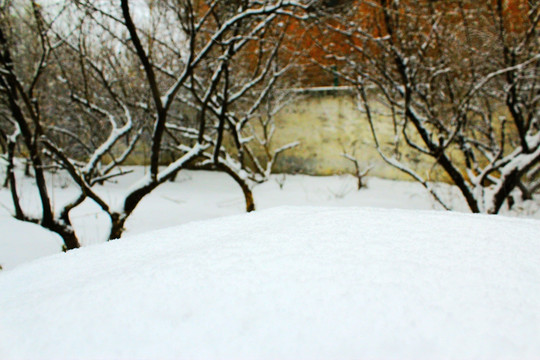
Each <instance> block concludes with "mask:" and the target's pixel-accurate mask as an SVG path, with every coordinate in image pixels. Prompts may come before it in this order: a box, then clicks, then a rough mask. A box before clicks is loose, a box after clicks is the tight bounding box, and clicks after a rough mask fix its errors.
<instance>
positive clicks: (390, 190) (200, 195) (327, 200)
mask: <svg viewBox="0 0 540 360" xmlns="http://www.w3.org/2000/svg"><path fill="white" fill-rule="evenodd" d="M1 170H3V168H2V169H1ZM132 170H134V172H133V173H132V174H129V175H127V176H125V177H122V178H119V179H118V182H116V183H107V184H106V185H105V186H103V187H100V188H98V192H100V193H104V194H106V197H107V199H108V200H114V199H117V198H119V197H120V196H121V195H122V194H123V193H124V192H125V191H126V189H127V188H128V187H129V185H130V184H131V183H133V182H134V181H135V180H136V179H137V178H139V177H140V176H141V173H142V172H143V171H144V169H143V168H142V167H137V168H134V169H132ZM0 175H1V176H0V179H3V178H4V175H3V174H0ZM50 176H51V179H50V180H51V181H50V183H51V184H53V185H54V188H51V189H50V192H51V194H52V196H53V197H54V199H55V202H56V203H57V204H59V205H60V204H63V203H66V202H67V201H69V200H71V199H72V198H73V197H74V196H75V194H76V191H75V188H74V187H73V185H72V184H71V183H70V181H69V180H67V178H66V177H65V175H64V176H63V175H61V174H56V175H54V174H51V175H50ZM32 181H33V180H32V179H25V180H24V181H23V182H21V183H20V184H19V187H20V192H21V195H22V204H23V207H24V208H25V209H26V210H27V211H29V210H30V209H34V211H38V209H39V204H38V202H37V199H38V198H37V194H36V193H35V187H34V186H33V184H32ZM282 181H283V176H282V175H276V176H274V177H273V179H272V180H270V181H269V182H267V183H265V184H262V185H259V186H257V187H255V189H254V194H255V202H256V205H257V208H258V209H268V208H272V207H275V206H282V205H294V206H305V205H307V206H337V207H344V206H345V207H349V206H370V207H379V208H401V209H422V210H430V209H440V207H439V206H437V205H436V204H434V202H433V200H432V199H431V197H430V196H429V195H428V194H427V193H426V191H425V190H424V189H423V188H422V186H420V185H419V184H417V183H414V182H405V181H391V180H382V179H377V178H370V179H369V180H368V187H367V189H362V190H360V191H357V190H356V189H355V179H354V178H353V177H352V176H350V175H344V176H331V177H311V176H303V175H294V176H293V175H287V176H285V181H284V183H283V182H282ZM279 183H283V188H282V189H280V186H279ZM442 193H443V195H445V196H446V198H447V199H448V202H450V203H452V205H453V206H454V207H455V208H456V209H458V210H461V211H467V208H466V205H465V204H464V202H463V201H462V198H461V196H460V195H459V194H458V193H457V192H456V191H455V190H452V189H451V188H450V187H445V188H444V189H442ZM537 204H538V199H537V202H528V203H527V204H525V205H526V206H524V205H520V204H518V205H516V206H515V207H514V209H513V210H512V211H511V212H508V211H504V213H506V214H508V215H517V216H521V217H534V218H540V210H539V206H538V205H537ZM10 208H11V197H10V194H9V192H8V191H7V190H6V189H1V190H0V234H1V235H0V265H1V266H2V267H3V268H4V270H8V269H12V268H14V267H15V266H16V265H18V264H21V263H24V262H26V261H29V260H32V259H35V258H38V257H41V256H45V255H50V254H55V253H58V252H60V249H61V241H60V240H59V238H58V237H57V236H56V235H54V234H52V233H50V232H48V231H46V230H43V229H42V228H41V227H39V226H37V225H32V224H28V223H21V222H18V221H15V220H14V219H13V218H11V216H10V215H9V214H10V212H9V211H10ZM243 212H244V200H243V196H242V193H241V191H240V189H239V187H238V186H237V185H236V184H235V183H234V182H233V181H232V180H231V179H230V178H229V177H227V176H226V175H224V174H221V173H213V172H206V171H201V172H193V171H184V172H181V173H180V174H179V176H178V178H177V179H176V181H175V182H173V183H165V184H163V185H162V186H161V187H159V188H158V189H156V190H155V192H154V193H152V194H151V195H150V196H148V197H147V198H145V199H144V200H143V201H142V203H141V204H140V205H139V206H138V208H137V209H136V210H135V212H134V214H133V215H132V216H131V218H130V219H129V220H128V222H127V224H126V228H127V231H126V235H133V234H140V233H143V232H146V231H149V230H156V229H161V228H164V227H170V226H176V225H180V224H184V223H187V222H191V221H194V220H204V219H210V218H216V217H220V216H226V215H234V214H241V213H243ZM71 218H72V221H73V223H74V226H75V229H76V231H77V232H78V234H79V235H80V237H81V238H82V240H83V244H84V245H90V244H96V243H101V242H103V239H104V238H106V233H107V230H108V226H109V223H108V218H107V216H106V215H104V214H103V213H101V212H100V211H99V208H98V207H97V206H96V205H95V204H93V203H91V202H88V203H85V204H83V206H81V207H80V208H78V209H76V210H74V211H73V212H72V216H71Z"/></svg>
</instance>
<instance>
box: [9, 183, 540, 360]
mask: <svg viewBox="0 0 540 360" xmlns="http://www.w3.org/2000/svg"><path fill="white" fill-rule="evenodd" d="M194 179H195V177H194ZM297 181H299V182H300V183H302V184H304V185H306V183H309V182H310V181H315V182H316V179H306V178H304V179H297ZM384 184H386V183H385V182H382V183H380V184H377V182H375V183H373V184H372V189H377V188H378V187H379V186H381V187H383V186H384ZM270 185H271V184H269V186H270ZM288 185H289V186H290V187H296V188H297V189H300V188H301V186H299V185H298V184H296V185H294V184H293V182H292V181H291V183H289V184H288ZM286 186H287V185H286ZM388 190H390V188H389V189H388ZM371 191H374V190H371ZM209 192H211V191H210V190H209ZM276 193H277V192H276ZM323 193H324V192H322V191H321V192H320V193H319V195H307V194H303V193H302V192H298V193H293V194H291V195H290V200H291V202H295V201H300V200H301V199H305V197H307V196H316V200H317V201H321V202H324V201H329V202H331V203H334V202H335V201H338V200H334V199H331V200H328V199H326V198H325V197H324V196H322V194H323ZM366 194H367V193H366ZM175 195H179V194H170V196H175ZM207 195H208V197H209V198H210V196H209V195H210V194H207ZM193 196H195V195H193ZM319 196H321V198H319ZM358 196H361V195H358ZM398 196H403V198H402V199H407V198H408V196H407V195H404V194H400V195H396V197H398ZM158 199H159V196H158V197H157V198H156V199H155V200H153V201H155V202H156V203H157V202H158V201H161V200H158ZM174 199H175V201H174V202H172V203H173V204H178V206H181V205H182V204H183V203H181V202H180V203H178V200H180V199H182V200H183V201H186V202H187V203H191V201H194V200H193V199H190V197H189V194H188V193H187V192H186V193H182V195H181V196H179V197H178V198H176V197H175V198H174ZM225 199H227V197H226V196H224V197H223V198H221V199H220V200H212V204H211V205H214V206H215V201H220V202H222V204H223V207H222V208H219V209H222V211H223V212H226V211H227V210H226V209H228V208H229V207H231V208H234V209H235V210H234V211H237V210H238V209H239V208H240V207H241V206H240V204H237V202H239V200H238V199H237V198H236V197H235V195H234V194H230V201H225ZM295 199H296V200H295ZM410 200H411V201H413V202H415V201H417V202H421V200H420V198H419V197H412V198H411V199H410ZM198 201H209V200H203V199H202V198H199V200H198ZM266 201H267V203H264V202H261V203H262V204H265V205H266V206H269V205H271V203H272V202H271V200H270V199H266ZM314 201H315V200H314ZM344 202H345V203H348V201H347V200H344ZM381 205H383V204H381ZM387 205H390V204H387ZM207 206H210V204H207ZM411 206H412V205H411ZM201 207H202V206H201ZM171 208H172V207H171ZM168 210H170V208H168ZM214 211H215V212H214V213H212V214H213V215H219V214H218V211H219V210H214ZM230 211H233V210H230ZM160 215H161V216H163V217H168V216H170V215H169V214H166V213H164V212H162V213H161V214H155V215H153V216H155V217H156V218H157V217H159V216H160ZM196 216H197V215H194V217H196ZM163 221H164V222H167V221H168V220H165V219H164V220H163ZM539 233H540V221H538V220H526V219H517V218H509V217H502V216H485V215H484V216H482V215H471V214H462V213H449V212H435V211H419V210H415V211H412V210H388V209H375V208H355V207H348V208H343V207H341V208H335V207H333V208H327V207H326V208H323V207H278V208H274V209H270V210H264V211H260V212H255V213H251V214H243V215H236V216H232V217H222V218H218V219H213V220H209V221H200V222H191V223H189V224H184V225H181V226H178V227H172V228H168V229H163V230H158V231H155V232H149V233H146V234H140V235H132V236H128V237H126V238H124V239H121V240H118V241H114V242H110V243H106V244H101V245H96V246H89V247H85V248H82V249H80V250H76V251H71V252H69V253H67V254H57V255H55V256H51V257H46V258H43V259H39V260H36V261H34V262H30V263H27V264H24V265H21V266H19V267H18V268H16V269H13V270H10V271H4V272H3V273H1V274H0V358H1V359H537V358H538V357H539V356H540V301H538V299H540V281H539V280H538V279H540V262H539V261H538V259H539V258H540V237H539V236H538V234H539Z"/></svg>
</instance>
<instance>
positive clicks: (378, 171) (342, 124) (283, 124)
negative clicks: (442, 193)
mask: <svg viewBox="0 0 540 360" xmlns="http://www.w3.org/2000/svg"><path fill="white" fill-rule="evenodd" d="M375 109H376V110H377V114H376V116H375V118H376V128H377V132H378V134H379V140H380V142H381V144H382V145H383V147H384V149H385V151H386V152H387V153H388V154H391V152H392V148H393V138H394V135H393V133H394V132H393V126H392V122H391V121H390V118H388V117H385V115H384V113H385V112H387V111H385V109H384V108H383V107H382V106H376V105H375ZM275 121H276V126H277V130H276V134H275V138H274V142H273V147H274V148H277V147H279V146H281V145H284V144H286V143H289V142H292V141H295V140H298V141H300V142H301V145H300V146H299V147H298V148H295V149H292V150H288V151H287V152H286V153H284V154H283V155H282V157H281V158H280V159H279V161H278V163H277V164H276V167H275V171H276V172H286V173H294V172H297V173H305V174H311V175H330V174H341V173H346V172H352V171H353V165H352V163H351V162H350V161H349V160H347V159H345V158H343V156H341V154H342V153H343V151H344V149H345V150H346V151H348V152H350V153H352V152H353V151H354V153H355V156H356V158H358V159H359V160H360V162H361V164H363V165H364V166H368V165H373V169H372V170H371V171H370V175H375V176H379V177H385V178H394V179H395V178H397V179H406V180H410V179H411V178H410V177H409V176H408V175H406V174H403V173H402V172H400V171H398V170H396V169H395V168H393V167H391V166H389V165H387V164H386V163H385V162H384V161H383V160H382V158H381V157H380V156H379V154H378V153H377V151H376V149H375V146H374V141H373V138H372V135H371V130H370V127H369V123H368V121H367V119H366V116H365V114H363V113H362V112H360V111H359V110H358V108H357V106H356V101H355V99H354V97H353V95H352V94H350V93H347V92H346V91H341V92H338V93H337V94H336V93H331V92H315V93H310V94H306V95H303V96H302V97H301V98H300V99H299V100H297V101H295V102H293V103H292V104H291V105H289V106H288V107H286V108H284V109H283V110H282V111H281V112H280V113H279V114H278V116H277V117H276V120H275ZM402 160H403V161H404V162H406V163H407V164H409V165H410V166H411V167H412V168H414V169H415V170H417V171H419V172H420V173H421V174H422V175H424V176H426V175H427V176H431V177H432V178H436V177H437V172H436V171H434V168H433V162H432V161H431V160H430V159H426V158H424V159H421V158H418V157H415V156H413V155H412V154H411V153H410V152H409V153H405V155H404V156H403V157H402Z"/></svg>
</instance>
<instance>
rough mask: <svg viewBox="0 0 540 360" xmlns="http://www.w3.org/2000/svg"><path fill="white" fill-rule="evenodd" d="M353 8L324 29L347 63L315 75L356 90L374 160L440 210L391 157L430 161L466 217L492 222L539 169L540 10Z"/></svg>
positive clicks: (497, 5)
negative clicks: (340, 45) (478, 215)
mask: <svg viewBox="0 0 540 360" xmlns="http://www.w3.org/2000/svg"><path fill="white" fill-rule="evenodd" d="M355 3H356V6H355V7H352V11H357V12H356V13H354V16H352V17H351V16H350V13H349V14H348V15H349V16H348V17H346V18H345V17H342V18H345V19H346V21H343V22H338V23H337V25H328V26H327V27H331V29H332V30H333V31H335V32H338V33H340V34H341V35H342V36H343V38H344V39H345V40H344V41H346V42H347V44H348V45H349V48H350V53H348V54H339V53H330V51H328V56H330V57H332V58H333V59H334V60H335V61H336V63H337V64H339V65H340V66H339V71H336V70H334V69H330V68H328V67H327V66H323V65H321V66H323V67H325V68H326V69H327V70H329V71H334V72H335V73H338V74H339V76H341V77H342V78H343V79H345V80H347V81H349V82H350V83H351V84H353V85H354V86H355V87H356V89H357V93H358V104H359V107H360V109H361V110H362V111H364V112H365V114H366V116H367V118H368V120H369V123H370V125H371V129H372V133H373V137H374V139H375V143H376V146H377V149H378V150H379V153H380V154H381V156H382V157H383V159H384V160H385V161H386V162H387V163H388V164H390V165H392V166H394V167H396V168H398V169H399V170H401V171H404V172H406V173H407V174H409V175H411V176H412V177H413V178H414V179H416V180H418V181H419V182H420V183H422V184H423V185H424V186H425V187H426V188H427V189H428V190H429V191H430V192H431V194H432V195H433V196H434V197H435V199H437V200H438V201H439V202H440V203H441V204H443V206H444V207H446V208H448V207H449V206H447V205H445V203H444V201H443V200H442V198H441V197H440V196H439V195H438V194H437V192H436V189H434V188H433V186H432V183H431V182H430V179H429V178H426V177H424V176H423V175H422V174H419V173H418V172H416V171H414V170H413V169H412V168H411V167H410V166H409V165H408V164H406V163H404V162H403V161H402V160H400V154H401V153H402V152H403V151H404V149H406V151H407V152H415V153H418V154H421V155H422V156H424V157H426V158H431V159H433V161H434V162H435V164H436V165H437V168H438V169H442V171H443V172H444V173H445V174H446V176H447V179H448V180H449V181H450V182H451V183H453V184H454V185H456V186H457V187H458V188H459V190H460V191H461V193H462V195H463V197H464V199H465V201H466V202H467V204H468V206H469V208H470V210H471V211H472V212H485V213H497V212H498V211H499V210H500V209H501V206H502V205H503V204H504V201H505V200H506V199H508V198H509V196H511V193H512V192H513V191H514V190H516V189H517V188H518V187H521V181H522V179H523V178H524V176H525V175H526V174H527V173H528V172H530V171H533V172H534V170H533V169H535V168H536V166H537V165H538V163H539V162H540V131H539V130H540V111H539V110H538V109H539V101H540V97H539V95H538V94H539V93H540V43H539V42H538V38H539V36H538V29H539V20H540V9H539V8H540V4H539V3H538V2H536V1H521V0H516V1H514V2H506V1H503V0H494V1H486V2H482V3H478V2H470V1H466V0H452V1H444V2H433V1H424V0H411V1H407V2H398V1H390V0H378V1H376V2H368V1H357V2H355ZM509 4H510V5H512V6H509ZM336 16H337V17H336ZM339 16H340V15H335V14H334V19H336V18H339ZM381 104H382V106H383V107H384V108H385V109H387V110H386V114H387V115H386V116H387V117H389V118H390V119H391V122H392V124H393V128H394V132H395V133H394V139H395V141H394V143H393V146H392V147H391V148H386V147H385V146H384V145H383V143H382V141H381V139H380V136H379V135H378V132H377V123H378V118H380V111H379V109H380V107H381Z"/></svg>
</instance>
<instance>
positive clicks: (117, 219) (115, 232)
mask: <svg viewBox="0 0 540 360" xmlns="http://www.w3.org/2000/svg"><path fill="white" fill-rule="evenodd" d="M126 219H127V217H126V216H120V214H118V213H114V214H112V215H111V232H110V234H109V241H110V240H116V239H120V238H121V237H122V234H123V233H124V231H125V228H124V225H125V223H126Z"/></svg>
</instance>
